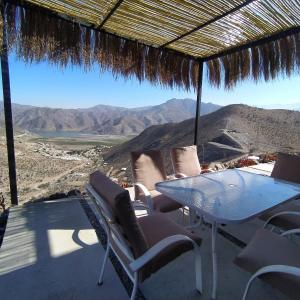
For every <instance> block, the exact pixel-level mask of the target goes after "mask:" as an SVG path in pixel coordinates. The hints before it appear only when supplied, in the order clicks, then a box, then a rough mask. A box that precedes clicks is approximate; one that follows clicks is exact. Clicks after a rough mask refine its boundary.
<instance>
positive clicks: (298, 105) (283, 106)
mask: <svg viewBox="0 0 300 300" xmlns="http://www.w3.org/2000/svg"><path fill="white" fill-rule="evenodd" d="M171 100H193V101H196V99H192V98H188V97H186V98H171V99H167V100H165V101H163V102H162V103H160V104H154V105H143V106H135V107H125V106H119V105H113V104H103V103H98V104H95V105H93V106H89V107H76V108H74V107H53V106H47V105H40V106H37V105H32V104H24V103H17V102H15V101H12V104H16V105H24V106H32V107H39V108H50V109H79V110H80V109H90V108H93V107H96V106H100V105H103V106H110V107H117V108H125V109H135V108H137V109H138V108H143V107H150V106H157V105H161V104H164V103H166V102H168V101H171ZM0 102H3V99H1V98H0ZM201 103H205V104H213V105H219V106H222V107H224V106H228V105H235V104H236V105H248V106H250V107H257V108H263V109H287V110H300V102H294V103H288V104H282V103H278V104H273V105H272V104H269V105H251V104H246V103H229V104H226V105H221V104H217V103H215V102H211V101H209V102H206V101H201Z"/></svg>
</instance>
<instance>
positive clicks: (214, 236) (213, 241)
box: [211, 222, 218, 299]
mask: <svg viewBox="0 0 300 300" xmlns="http://www.w3.org/2000/svg"><path fill="white" fill-rule="evenodd" d="M217 231H218V224H217V223H216V222H214V223H212V228H211V246H212V265H213V286H212V294H211V298H212V299H216V297H217V285H218V266H217V252H216V240H217Z"/></svg>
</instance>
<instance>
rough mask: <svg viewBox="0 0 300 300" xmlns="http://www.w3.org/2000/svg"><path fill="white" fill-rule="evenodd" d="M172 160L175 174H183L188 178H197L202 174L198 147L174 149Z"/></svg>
mask: <svg viewBox="0 0 300 300" xmlns="http://www.w3.org/2000/svg"><path fill="white" fill-rule="evenodd" d="M171 158H172V164H173V168H174V172H175V174H178V173H183V174H185V175H186V176H195V175H199V174H200V173H201V166H200V163H199V158H198V154H197V146H195V145H193V146H186V147H176V148H173V149H172V150H171Z"/></svg>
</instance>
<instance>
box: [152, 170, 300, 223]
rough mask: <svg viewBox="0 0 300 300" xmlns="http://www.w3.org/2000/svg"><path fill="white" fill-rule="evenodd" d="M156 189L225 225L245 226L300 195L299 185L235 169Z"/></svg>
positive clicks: (189, 178) (181, 180) (212, 220)
mask: <svg viewBox="0 0 300 300" xmlns="http://www.w3.org/2000/svg"><path fill="white" fill-rule="evenodd" d="M156 189H157V190H158V191H159V192H161V193H163V194H165V195H166V196H168V197H170V198H172V199H174V200H176V201H178V202H179V203H181V204H183V205H186V206H189V207H191V208H194V209H196V210H198V211H200V212H201V214H202V215H204V216H205V219H206V220H207V221H211V222H218V223H224V224H226V223H241V222H245V221H247V220H249V219H251V218H254V217H255V216H257V215H259V214H261V213H262V212H264V211H266V210H268V209H270V208H273V207H274V206H277V205H279V204H281V203H283V202H285V201H287V200H291V199H294V198H296V197H297V196H299V195H300V184H295V183H291V182H287V181H282V180H278V179H274V178H272V177H268V176H263V175H258V174H253V173H249V172H246V171H242V170H238V169H230V170H225V171H220V172H215V173H209V174H205V175H198V176H193V177H187V178H181V179H175V180H170V181H164V182H159V183H157V184H156Z"/></svg>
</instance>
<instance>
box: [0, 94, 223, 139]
mask: <svg viewBox="0 0 300 300" xmlns="http://www.w3.org/2000/svg"><path fill="white" fill-rule="evenodd" d="M1 104H2V103H0V121H1V120H3V105H1ZM219 108H220V106H218V105H215V104H212V103H203V104H202V107H201V109H202V114H203V115H204V114H207V113H211V112H213V111H216V110H217V109H219ZM195 109H196V102H195V101H194V100H192V99H171V100H169V101H167V102H165V103H163V104H160V105H155V106H148V107H141V108H132V109H128V108H123V107H116V106H108V105H97V106H95V107H92V108H87V109H54V108H47V107H34V106H27V105H19V104H14V105H13V117H14V123H15V126H17V127H19V128H21V129H26V130H29V131H81V132H88V133H97V134H125V135H130V134H138V133H140V132H142V131H143V130H144V129H145V128H147V127H149V126H151V125H155V124H165V123H169V122H181V121H183V120H186V119H189V118H191V117H193V116H194V115H195Z"/></svg>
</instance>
